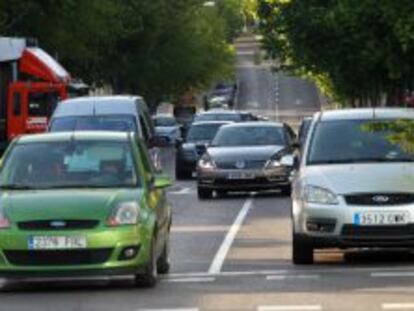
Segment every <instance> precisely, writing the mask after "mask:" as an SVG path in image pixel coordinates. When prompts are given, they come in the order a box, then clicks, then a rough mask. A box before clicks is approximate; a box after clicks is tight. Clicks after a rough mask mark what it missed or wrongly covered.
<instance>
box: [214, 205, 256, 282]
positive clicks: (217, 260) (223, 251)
mask: <svg viewBox="0 0 414 311" xmlns="http://www.w3.org/2000/svg"><path fill="white" fill-rule="evenodd" d="M252 206H253V198H249V199H247V200H246V202H245V203H244V204H243V207H242V209H241V210H240V212H239V214H238V215H237V217H236V220H235V221H234V223H233V225H232V226H231V227H230V229H229V231H228V232H227V235H226V237H225V239H224V241H223V243H222V244H221V246H220V248H219V250H218V251H217V254H216V256H215V257H214V260H213V262H212V263H211V266H210V269H208V273H209V274H217V273H220V272H221V268H222V267H223V264H224V260H225V259H226V256H227V253H228V252H229V250H230V247H231V245H232V244H233V241H234V239H235V238H236V235H237V233H238V232H239V230H240V227H241V225H242V223H243V221H244V219H245V218H246V216H247V213H248V212H249V210H250V209H251V207H252Z"/></svg>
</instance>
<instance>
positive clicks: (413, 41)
mask: <svg viewBox="0 0 414 311" xmlns="http://www.w3.org/2000/svg"><path fill="white" fill-rule="evenodd" d="M258 10H259V15H260V18H261V29H262V31H263V34H264V37H265V38H264V44H265V47H266V48H267V50H268V51H269V53H270V55H271V56H272V57H274V58H279V59H280V61H281V63H282V64H283V65H284V67H283V68H284V69H288V70H291V71H293V72H296V73H300V74H302V75H305V76H308V77H311V78H313V79H314V80H316V81H317V82H319V83H322V84H321V86H322V87H323V88H324V89H326V90H327V91H328V92H331V93H332V94H335V95H336V97H337V98H339V99H342V100H350V101H351V102H352V101H353V100H354V99H359V101H360V102H362V103H368V102H370V103H372V104H378V102H379V100H380V97H381V95H382V94H384V93H387V94H388V98H389V103H391V102H395V101H396V99H397V97H398V95H399V94H401V92H402V90H404V89H406V88H412V87H413V86H414V85H413V82H414V76H413V73H414V71H413V69H414V57H413V55H414V54H413V53H414V36H413V33H414V32H413V30H414V16H413V14H412V12H413V11H414V2H413V1H410V0H394V1H388V0H342V1H336V0H306V1H303V0H259V8H258Z"/></svg>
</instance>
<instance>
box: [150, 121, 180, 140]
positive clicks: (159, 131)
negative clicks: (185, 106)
mask: <svg viewBox="0 0 414 311" xmlns="http://www.w3.org/2000/svg"><path fill="white" fill-rule="evenodd" d="M152 120H153V122H154V126H155V133H156V135H157V136H159V137H163V138H165V141H166V144H168V145H175V144H176V143H177V141H178V140H179V139H180V138H181V125H180V124H178V122H177V120H175V118H174V117H173V116H171V115H167V114H157V115H155V116H153V117H152Z"/></svg>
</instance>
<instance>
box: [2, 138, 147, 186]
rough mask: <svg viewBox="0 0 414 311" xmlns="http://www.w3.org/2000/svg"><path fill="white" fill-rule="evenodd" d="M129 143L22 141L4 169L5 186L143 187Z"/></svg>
mask: <svg viewBox="0 0 414 311" xmlns="http://www.w3.org/2000/svg"><path fill="white" fill-rule="evenodd" d="M133 159H134V158H133V154H132V150H131V147H130V145H129V143H127V142H102V141H73V140H72V141H67V142H42V143H30V144H18V145H16V146H14V147H13V148H12V150H11V151H10V153H9V154H8V155H7V158H6V160H5V162H4V163H3V166H2V169H1V172H0V188H2V189H21V190H24V189H51V188H118V187H139V186H140V184H141V182H140V180H139V177H138V176H137V170H136V167H135V164H134V160H133Z"/></svg>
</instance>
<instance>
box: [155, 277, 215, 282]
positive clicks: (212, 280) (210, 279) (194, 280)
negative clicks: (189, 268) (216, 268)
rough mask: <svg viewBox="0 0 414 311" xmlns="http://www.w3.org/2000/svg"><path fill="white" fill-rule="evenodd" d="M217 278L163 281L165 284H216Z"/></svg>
mask: <svg viewBox="0 0 414 311" xmlns="http://www.w3.org/2000/svg"><path fill="white" fill-rule="evenodd" d="M215 280H216V278H214V277H192V278H177V279H174V278H170V279H163V282H168V283H207V282H214V281H215Z"/></svg>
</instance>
